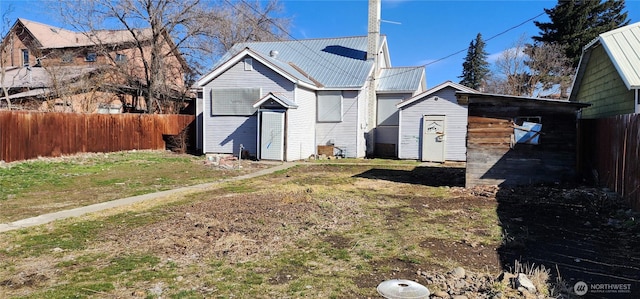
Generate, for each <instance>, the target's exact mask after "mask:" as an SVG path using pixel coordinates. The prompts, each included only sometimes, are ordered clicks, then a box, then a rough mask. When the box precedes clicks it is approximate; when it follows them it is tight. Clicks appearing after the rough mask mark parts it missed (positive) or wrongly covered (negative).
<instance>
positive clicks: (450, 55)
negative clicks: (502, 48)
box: [423, 12, 545, 67]
mask: <svg viewBox="0 0 640 299" xmlns="http://www.w3.org/2000/svg"><path fill="white" fill-rule="evenodd" d="M544 14H545V12H541V13H539V14H538V15H537V16H535V17H532V18H529V19H527V20H526V21H524V22H522V23H520V24H518V25H515V26H512V27H510V28H508V29H506V30H504V31H502V32H500V33H498V34H496V35H493V36H491V37H489V38H487V39H485V41H490V40H492V39H494V38H496V37H498V36H501V35H503V34H505V33H507V32H509V31H511V30H513V29H516V28H518V27H520V26H522V25H524V24H526V23H529V22H531V21H533V20H535V19H537V18H539V17H540V16H542V15H544ZM467 50H468V49H462V50H460V51H457V52H454V53H451V54H449V55H447V56H444V57H442V58H439V59H436V60H434V61H431V62H429V63H426V64H424V65H423V66H424V67H426V66H428V65H432V64H434V63H436V62H440V61H442V60H445V59H447V58H450V57H452V56H455V55H458V54H460V53H462V52H464V51H467Z"/></svg>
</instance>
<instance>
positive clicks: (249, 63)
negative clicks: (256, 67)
mask: <svg viewBox="0 0 640 299" xmlns="http://www.w3.org/2000/svg"><path fill="white" fill-rule="evenodd" d="M244 70H245V71H252V70H253V59H251V58H245V59H244Z"/></svg>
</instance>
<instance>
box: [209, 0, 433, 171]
mask: <svg viewBox="0 0 640 299" xmlns="http://www.w3.org/2000/svg"><path fill="white" fill-rule="evenodd" d="M379 23H380V3H379V1H376V0H372V1H370V9H369V34H368V35H367V36H356V37H342V38H325V39H305V40H287V41H275V42H249V43H241V44H237V45H235V46H234V47H232V49H230V50H229V51H228V52H227V53H226V54H225V55H224V56H223V57H222V58H221V60H220V61H219V62H218V64H217V65H216V66H215V67H214V68H213V69H212V70H211V71H210V72H209V73H207V74H206V75H204V76H203V77H202V78H201V79H200V80H199V81H198V86H200V87H201V88H202V95H203V97H202V106H201V108H202V132H201V134H202V138H203V142H202V150H203V152H204V153H227V154H237V153H238V152H239V151H240V148H241V147H242V148H243V149H245V150H247V151H249V152H250V153H251V154H252V155H255V156H256V157H257V158H258V159H266V160H280V161H293V160H300V159H305V158H307V157H309V156H311V155H314V154H317V149H318V146H324V145H333V146H335V147H336V151H340V152H341V153H343V154H344V155H345V156H346V157H358V158H360V157H365V156H367V155H371V154H373V153H374V150H375V148H376V146H377V145H378V144H380V148H390V147H392V146H390V144H391V145H393V147H395V146H396V145H395V144H396V140H397V138H396V137H395V136H397V130H398V129H397V127H398V123H397V120H396V121H395V123H394V122H393V121H386V120H387V119H388V118H389V117H391V118H393V117H394V113H396V112H397V108H395V107H394V105H395V104H396V103H398V102H400V101H402V100H403V99H406V98H408V97H411V96H413V95H415V94H417V93H420V92H422V91H424V90H425V89H426V81H425V72H424V67H410V68H406V67H405V68H392V67H391V61H390V56H389V49H388V46H387V39H386V37H385V36H383V35H380V34H379ZM390 103H391V105H389V104H390ZM395 115H396V116H395V117H396V119H397V114H395ZM379 125H380V126H382V127H384V129H383V130H382V129H381V130H380V132H378V131H377V130H376V128H377V127H378V126H379ZM385 126H386V127H385ZM394 127H395V131H394ZM385 132H389V133H385ZM389 134H391V135H393V136H394V137H392V138H388V137H387V136H388V135H389ZM394 134H395V135H394ZM394 151H395V150H394Z"/></svg>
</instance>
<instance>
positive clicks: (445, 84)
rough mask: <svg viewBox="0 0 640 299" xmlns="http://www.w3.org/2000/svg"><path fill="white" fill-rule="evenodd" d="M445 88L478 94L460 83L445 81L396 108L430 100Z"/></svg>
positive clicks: (399, 104)
mask: <svg viewBox="0 0 640 299" xmlns="http://www.w3.org/2000/svg"><path fill="white" fill-rule="evenodd" d="M445 88H453V89H455V90H456V91H460V92H467V93H477V92H478V91H477V90H475V89H473V88H469V87H466V86H464V85H461V84H458V83H454V82H452V81H445V82H443V83H440V84H438V85H436V86H434V87H432V88H430V89H428V90H426V91H424V92H422V93H419V94H417V95H415V96H414V97H411V98H409V99H406V100H404V101H402V102H400V103H398V104H397V105H396V107H398V108H402V107H405V106H407V105H410V104H411V103H414V102H416V101H419V100H422V99H426V98H429V96H430V95H432V94H434V93H436V92H438V91H440V90H443V89H445Z"/></svg>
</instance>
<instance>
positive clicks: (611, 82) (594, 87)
mask: <svg viewBox="0 0 640 299" xmlns="http://www.w3.org/2000/svg"><path fill="white" fill-rule="evenodd" d="M574 88H578V94H577V99H578V100H579V101H580V102H584V103H591V104H593V106H591V107H587V108H584V109H583V110H582V117H583V118H600V117H608V116H613V115H619V114H627V113H633V112H634V106H633V104H634V94H633V91H630V90H628V89H627V87H626V86H625V84H624V82H623V81H622V80H621V78H620V75H619V74H618V71H617V70H616V69H615V67H614V65H613V64H612V62H611V60H610V59H609V57H608V56H607V54H606V53H605V51H604V49H602V47H598V48H595V49H593V52H592V53H591V57H590V59H589V63H588V65H587V66H586V69H585V73H584V77H583V79H582V81H581V83H580V86H577V87H574Z"/></svg>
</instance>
